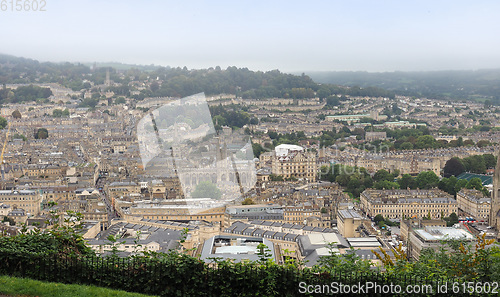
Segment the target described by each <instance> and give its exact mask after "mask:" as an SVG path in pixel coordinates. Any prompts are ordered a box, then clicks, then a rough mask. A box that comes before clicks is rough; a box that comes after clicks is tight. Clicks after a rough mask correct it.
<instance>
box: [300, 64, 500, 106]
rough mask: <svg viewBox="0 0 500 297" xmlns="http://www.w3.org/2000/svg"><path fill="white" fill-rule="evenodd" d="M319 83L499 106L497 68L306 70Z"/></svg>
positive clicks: (499, 74)
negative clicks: (364, 70)
mask: <svg viewBox="0 0 500 297" xmlns="http://www.w3.org/2000/svg"><path fill="white" fill-rule="evenodd" d="M308 75H310V76H311V77H312V78H313V79H314V80H315V81H317V82H319V83H328V84H339V85H346V86H360V87H368V86H376V87H379V88H384V89H387V90H391V91H394V92H396V93H397V94H402V95H408V96H416V97H427V98H432V99H455V100H479V101H486V100H490V102H491V104H494V105H500V69H485V70H477V71H472V70H471V71H427V72H401V71H396V72H383V73H382V72H381V73H369V72H361V71H359V72H349V71H343V72H342V71H341V72H329V71H325V72H308Z"/></svg>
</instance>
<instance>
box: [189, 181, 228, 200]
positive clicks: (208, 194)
mask: <svg viewBox="0 0 500 297" xmlns="http://www.w3.org/2000/svg"><path fill="white" fill-rule="evenodd" d="M221 196H222V192H221V191H220V190H219V188H217V186H216V185H214V184H213V183H211V182H209V181H202V182H200V183H199V184H197V185H196V188H195V190H194V191H193V192H192V193H191V197H193V198H212V199H219V198H220V197H221Z"/></svg>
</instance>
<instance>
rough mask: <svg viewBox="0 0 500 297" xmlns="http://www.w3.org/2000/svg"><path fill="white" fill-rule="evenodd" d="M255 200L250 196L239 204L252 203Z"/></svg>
mask: <svg viewBox="0 0 500 297" xmlns="http://www.w3.org/2000/svg"><path fill="white" fill-rule="evenodd" d="M254 204H255V202H254V201H253V200H252V198H246V199H245V200H243V202H241V205H254Z"/></svg>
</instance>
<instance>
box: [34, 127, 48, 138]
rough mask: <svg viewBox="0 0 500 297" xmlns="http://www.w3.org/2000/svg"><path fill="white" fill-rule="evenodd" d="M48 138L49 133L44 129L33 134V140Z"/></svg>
mask: <svg viewBox="0 0 500 297" xmlns="http://www.w3.org/2000/svg"><path fill="white" fill-rule="evenodd" d="M48 137H49V131H47V129H45V128H39V129H38V130H36V132H35V139H47V138H48Z"/></svg>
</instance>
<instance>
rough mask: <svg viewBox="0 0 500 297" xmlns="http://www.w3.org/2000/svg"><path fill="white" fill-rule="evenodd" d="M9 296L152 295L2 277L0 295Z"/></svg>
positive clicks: (0, 279)
mask: <svg viewBox="0 0 500 297" xmlns="http://www.w3.org/2000/svg"><path fill="white" fill-rule="evenodd" d="M2 294H3V295H9V296H39V297H49V296H61V297H62V296H81V297H84V296H85V297H90V296H96V297H98V296H99V297H100V296H124V297H141V296H143V297H145V296H150V295H144V294H138V293H129V292H125V291H119V290H112V289H107V288H101V287H93V286H84V285H67V284H61V283H47V282H41V281H36V280H32V279H28V278H17V277H10V276H0V295H2Z"/></svg>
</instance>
